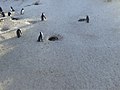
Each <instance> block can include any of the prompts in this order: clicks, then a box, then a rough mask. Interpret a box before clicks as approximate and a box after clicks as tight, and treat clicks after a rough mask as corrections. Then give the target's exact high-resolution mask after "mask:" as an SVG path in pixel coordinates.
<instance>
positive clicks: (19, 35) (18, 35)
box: [16, 29, 22, 38]
mask: <svg viewBox="0 0 120 90" xmlns="http://www.w3.org/2000/svg"><path fill="white" fill-rule="evenodd" d="M16 34H17V37H18V38H20V37H21V34H22V32H21V30H20V29H17V31H16Z"/></svg>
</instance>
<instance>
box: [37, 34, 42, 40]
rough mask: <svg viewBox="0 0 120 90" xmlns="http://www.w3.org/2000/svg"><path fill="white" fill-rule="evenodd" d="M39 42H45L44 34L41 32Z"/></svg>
mask: <svg viewBox="0 0 120 90" xmlns="http://www.w3.org/2000/svg"><path fill="white" fill-rule="evenodd" d="M37 42H43V33H42V32H40V35H39V36H38V40H37Z"/></svg>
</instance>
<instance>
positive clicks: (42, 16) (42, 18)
mask: <svg viewBox="0 0 120 90" xmlns="http://www.w3.org/2000/svg"><path fill="white" fill-rule="evenodd" d="M44 19H46V17H45V15H44V13H42V15H41V21H44Z"/></svg>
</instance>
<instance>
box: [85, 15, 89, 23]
mask: <svg viewBox="0 0 120 90" xmlns="http://www.w3.org/2000/svg"><path fill="white" fill-rule="evenodd" d="M86 22H87V23H89V16H88V15H87V16H86Z"/></svg>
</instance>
